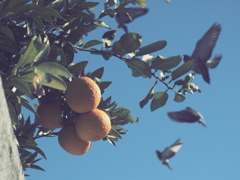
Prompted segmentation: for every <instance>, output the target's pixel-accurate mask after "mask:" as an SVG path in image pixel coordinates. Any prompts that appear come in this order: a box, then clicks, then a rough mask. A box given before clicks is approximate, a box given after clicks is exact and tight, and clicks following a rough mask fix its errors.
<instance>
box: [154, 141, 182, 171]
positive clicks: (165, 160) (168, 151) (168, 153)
mask: <svg viewBox="0 0 240 180" xmlns="http://www.w3.org/2000/svg"><path fill="white" fill-rule="evenodd" d="M181 147H182V141H181V140H180V139H178V140H177V141H176V142H175V143H173V144H172V145H171V146H169V147H167V148H165V149H164V151H163V152H160V151H156V153H157V157H158V159H159V160H160V161H161V162H162V164H163V165H166V166H167V167H168V168H169V169H170V170H172V166H171V165H170V164H169V159H170V158H171V157H173V156H174V155H175V154H176V153H177V152H178V151H179V149H180V148H181Z"/></svg>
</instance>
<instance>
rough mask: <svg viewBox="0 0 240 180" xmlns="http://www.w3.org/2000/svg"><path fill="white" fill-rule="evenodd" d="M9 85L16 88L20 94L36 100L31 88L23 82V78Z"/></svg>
mask: <svg viewBox="0 0 240 180" xmlns="http://www.w3.org/2000/svg"><path fill="white" fill-rule="evenodd" d="M9 84H10V85H12V86H14V87H16V88H17V89H18V90H19V91H20V92H22V93H23V94H24V95H26V96H28V97H29V98H30V99H34V98H35V97H34V96H33V94H32V93H31V90H30V89H29V86H28V85H27V83H26V82H24V81H22V80H21V78H18V79H14V80H12V81H11V82H9Z"/></svg>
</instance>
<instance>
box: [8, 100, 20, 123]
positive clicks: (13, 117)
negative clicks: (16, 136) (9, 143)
mask: <svg viewBox="0 0 240 180" xmlns="http://www.w3.org/2000/svg"><path fill="white" fill-rule="evenodd" d="M7 105H8V112H9V115H10V118H11V120H12V124H13V125H17V124H18V123H17V115H16V111H15V109H14V107H13V105H12V103H10V102H9V101H7Z"/></svg>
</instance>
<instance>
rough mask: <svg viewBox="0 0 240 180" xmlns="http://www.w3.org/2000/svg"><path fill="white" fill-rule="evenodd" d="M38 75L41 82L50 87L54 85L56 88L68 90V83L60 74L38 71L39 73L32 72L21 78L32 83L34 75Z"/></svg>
mask: <svg viewBox="0 0 240 180" xmlns="http://www.w3.org/2000/svg"><path fill="white" fill-rule="evenodd" d="M36 76H37V77H38V78H39V80H40V84H41V85H44V86H48V87H52V88H55V89H59V90H62V91H66V87H67V85H66V83H65V82H64V80H63V79H61V78H60V77H58V76H55V75H52V74H47V73H44V72H40V71H39V72H38V74H36V73H34V72H31V73H29V74H27V75H24V76H21V80H23V81H26V82H29V83H32V82H33V78H34V77H36Z"/></svg>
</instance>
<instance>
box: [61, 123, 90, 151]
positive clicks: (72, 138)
mask: <svg viewBox="0 0 240 180" xmlns="http://www.w3.org/2000/svg"><path fill="white" fill-rule="evenodd" d="M58 142H59V144H60V146H61V147H62V148H63V149H64V150H65V151H67V152H69V153H70V154H73V155H82V154H85V153H86V152H88V150H89V149H90V145H91V142H88V141H84V140H82V139H81V138H80V137H78V135H77V133H76V128H75V124H71V125H67V126H64V127H63V128H62V129H61V130H60V131H59V133H58Z"/></svg>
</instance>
